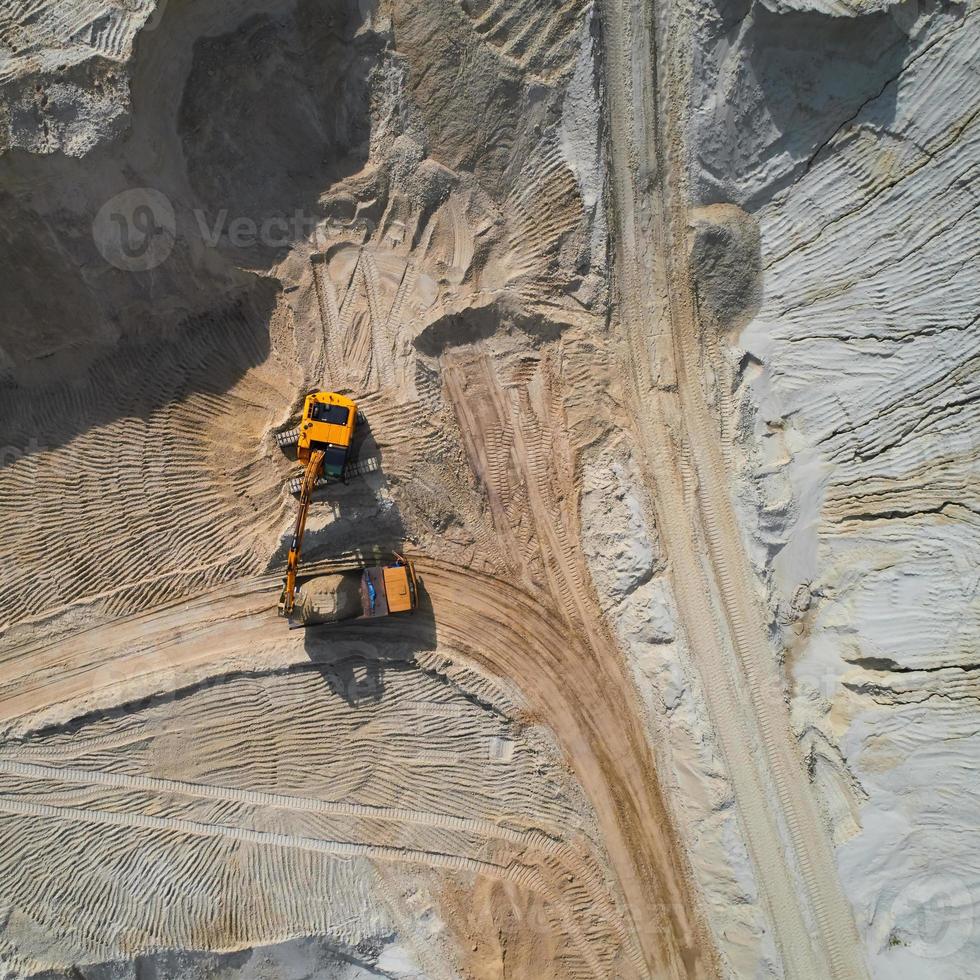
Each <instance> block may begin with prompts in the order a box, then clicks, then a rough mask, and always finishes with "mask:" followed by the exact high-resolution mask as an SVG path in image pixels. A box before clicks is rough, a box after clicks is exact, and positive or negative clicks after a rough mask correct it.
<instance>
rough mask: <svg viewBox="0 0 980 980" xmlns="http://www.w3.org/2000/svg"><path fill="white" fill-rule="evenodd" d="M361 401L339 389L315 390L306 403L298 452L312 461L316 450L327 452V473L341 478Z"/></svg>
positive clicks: (325, 470) (302, 457)
mask: <svg viewBox="0 0 980 980" xmlns="http://www.w3.org/2000/svg"><path fill="white" fill-rule="evenodd" d="M356 423H357V405H355V404H354V402H352V401H351V400H350V399H349V398H346V397H344V396H343V395H338V394H337V393H336V392H335V391H314V392H313V394H311V395H307V396H306V401H305V402H304V403H303V418H302V421H301V422H300V424H299V439H298V441H297V443H296V455H297V457H298V458H299V460H300V462H302V463H307V464H308V463H309V461H310V456H311V454H312V453H314V452H322V453H323V464H322V470H323V475H324V476H327V477H332V478H334V479H338V480H339V479H341V478H342V477H343V475H344V467H345V466H346V465H347V456H348V454H349V453H350V448H351V443H352V441H353V439H354V426H355V424H356Z"/></svg>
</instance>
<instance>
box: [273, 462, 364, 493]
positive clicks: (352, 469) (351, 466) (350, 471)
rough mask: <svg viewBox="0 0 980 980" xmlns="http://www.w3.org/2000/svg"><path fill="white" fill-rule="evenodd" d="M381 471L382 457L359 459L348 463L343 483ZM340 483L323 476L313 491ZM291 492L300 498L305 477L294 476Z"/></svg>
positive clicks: (333, 478) (318, 478) (290, 482)
mask: <svg viewBox="0 0 980 980" xmlns="http://www.w3.org/2000/svg"><path fill="white" fill-rule="evenodd" d="M380 469H381V457H380V456H365V457H364V459H357V460H354V461H353V462H351V463H348V464H347V466H346V467H345V468H344V477H343V482H344V483H346V482H347V481H348V480H350V479H352V478H353V477H356V476H364V474H365V473H375V472H377V471H378V470H380ZM337 482H339V481H338V480H337V479H336V477H330V476H326V475H325V474H324V475H321V476H319V477H317V480H316V482H315V483H314V484H313V489H314V490H317V489H319V488H320V487H322V486H325V485H326V484H328V483H337ZM288 486H289V492H290V493H291V494H292V495H293V496H294V497H296V496H299V494H300V493H301V492H302V490H303V477H302V476H294V477H292V478H291V479H290V481H289V484H288Z"/></svg>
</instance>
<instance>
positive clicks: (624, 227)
mask: <svg viewBox="0 0 980 980" xmlns="http://www.w3.org/2000/svg"><path fill="white" fill-rule="evenodd" d="M603 10H604V17H603V20H604V28H605V34H606V37H605V51H606V57H607V74H608V79H609V83H608V87H607V91H608V94H609V102H610V105H609V115H610V125H611V129H612V148H613V152H612V169H613V177H614V191H615V197H616V205H617V206H616V211H617V219H618V222H619V224H620V226H621V228H620V230H621V235H620V254H619V256H618V258H619V264H620V267H621V270H622V275H623V285H622V289H621V293H622V296H623V301H624V304H623V305H624V320H625V324H626V329H627V338H628V345H629V349H630V357H629V359H630V361H631V368H632V374H633V392H632V394H633V399H634V403H635V405H636V407H637V420H638V427H639V430H640V434H641V437H642V439H643V440H644V442H645V444H646V449H647V453H648V455H649V457H650V462H651V463H653V464H654V466H655V472H656V477H657V478H656V481H655V483H654V481H653V480H652V479H651V480H650V483H651V486H653V485H655V486H656V488H657V491H658V495H657V501H658V511H659V517H660V519H659V520H658V521H657V526H658V528H659V529H660V531H661V533H662V534H663V535H664V537H665V539H666V541H667V544H668V553H669V554H670V556H671V561H672V565H673V567H674V575H673V578H674V586H675V591H676V593H677V599H678V605H679V608H680V610H681V613H682V618H683V620H684V622H685V623H686V624H687V630H686V632H687V635H688V639H689V644H690V646H691V649H692V652H693V654H694V656H695V658H696V661H697V665H698V667H699V670H700V672H701V675H702V681H703V687H704V692H705V697H706V702H707V705H708V709H709V714H710V716H711V721H712V725H713V728H714V730H715V732H716V733H717V735H718V738H719V744H720V747H721V749H722V755H723V757H724V759H725V762H726V766H727V769H728V772H729V775H730V778H731V780H732V785H733V789H734V791H735V797H736V802H737V806H738V812H739V816H740V823H741V826H742V829H743V833H744V837H745V841H746V845H747V847H748V849H749V853H750V855H751V857H752V860H753V865H754V870H755V875H756V880H757V882H758V885H759V888H760V892H761V893H762V895H763V896H764V897H765V904H766V907H767V911H768V914H769V917H770V920H771V921H772V923H773V926H774V928H775V935H776V940H777V945H778V947H779V950H780V953H781V956H782V958H783V965H784V969H785V970H786V972H787V974H788V975H790V976H797V977H801V978H805V980H809V978H810V977H813V976H820V975H830V976H834V977H839V978H850V977H863V976H864V975H865V972H866V971H865V967H864V963H863V954H862V950H861V948H860V942H859V940H858V938H857V933H856V929H855V927H854V923H853V919H852V918H851V916H850V912H849V906H848V905H847V901H846V899H845V898H844V896H843V894H842V892H841V890H840V886H839V883H838V881H837V877H836V869H835V866H834V861H833V855H832V852H831V849H830V845H829V841H828V840H827V838H826V831H825V828H824V827H823V826H822V824H821V823H820V820H819V817H818V815H817V813H816V809H815V805H814V801H813V799H812V797H811V796H810V792H809V787H808V786H807V785H806V782H805V778H804V774H803V771H802V766H801V762H800V759H799V757H798V756H795V755H794V749H793V743H792V739H791V733H790V731H789V725H788V717H787V716H786V713H785V708H784V705H783V704H782V699H781V698H778V697H776V694H777V692H781V686H780V685H779V682H778V677H777V676H774V673H773V672H774V669H775V668H774V658H773V654H772V651H771V650H769V648H768V644H767V643H766V642H764V640H763V637H764V636H765V632H764V624H763V623H762V621H761V617H760V614H759V611H758V610H757V609H756V608H755V606H754V601H753V599H752V597H751V596H749V595H748V593H747V592H746V590H745V589H744V588H743V587H742V583H745V582H748V581H751V580H752V579H751V573H750V571H749V569H748V564H747V561H746V560H745V557H744V554H742V552H741V542H740V537H739V532H738V528H737V525H736V523H735V518H734V514H733V513H732V509H731V503H730V501H729V499H728V496H727V494H728V490H727V474H726V472H725V468H724V463H723V460H722V458H721V455H720V449H719V446H718V442H719V434H718V431H717V429H715V428H714V426H713V425H712V424H711V422H710V420H709V417H708V407H707V404H706V401H705V396H704V393H703V391H702V388H701V382H700V377H699V361H698V347H697V343H696V333H695V328H696V319H695V316H694V313H693V307H692V301H691V296H690V291H689V286H688V283H689V279H688V274H687V269H686V266H685V262H686V243H685V241H684V234H685V227H686V208H685V205H684V200H685V199H684V194H683V190H682V188H681V186H680V183H682V181H683V176H682V175H683V173H684V172H685V171H684V166H685V164H684V148H683V143H682V140H681V138H680V136H679V133H680V132H681V129H680V126H681V124H680V122H674V121H673V119H672V117H670V115H669V106H670V98H671V94H669V93H668V94H665V93H664V92H662V91H661V86H662V83H663V80H664V78H666V80H667V83H668V84H670V83H673V84H675V85H677V84H678V77H677V75H678V73H679V72H678V67H677V65H676V64H674V62H673V61H670V62H669V63H668V62H667V61H665V62H664V63H663V64H661V65H660V66H659V67H658V66H657V63H656V58H655V55H654V50H655V45H656V44H657V40H656V38H655V35H656V29H655V27H654V24H653V23H652V21H651V19H650V18H649V16H648V15H647V14H645V13H644V11H642V10H640V9H639V8H633V7H630V6H629V5H627V4H625V3H620V2H616V0H606V2H605V3H604V4H603ZM661 16H662V17H664V18H665V19H669V16H670V13H669V11H665V12H664V13H662V15H661ZM658 26H660V25H658ZM682 33H683V32H682ZM665 36H669V35H668V34H667V31H666V28H665ZM685 36H686V35H685ZM672 54H674V55H675V56H676V57H681V56H680V55H676V53H675V52H673V51H671V50H670V49H668V52H667V57H668V58H670V57H671V55H672ZM664 65H667V67H666V68H665V67H664ZM682 77H683V76H682ZM631 79H640V80H641V85H642V86H643V88H642V90H641V91H636V90H635V89H634V88H633V86H632V82H631ZM674 97H675V98H677V99H678V102H679V103H683V98H682V97H681V95H680V94H675V95H674ZM660 98H662V99H663V100H664V102H663V105H664V106H667V107H668V109H667V110H666V111H665V115H666V116H667V124H666V127H663V128H662V127H661V126H660V125H659V122H660V120H659V118H658V117H659V114H660V109H661V106H660V104H659V103H658V99H660ZM672 126H673V128H671V127H672ZM650 175H659V180H658V182H657V183H656V184H654V183H653V182H652V181H651V182H650V183H648V182H647V181H648V179H649V177H650ZM648 188H649V189H648ZM658 194H659V197H658V196H657V195H658ZM651 270H653V273H654V274H653V275H651ZM658 292H659V293H660V295H667V296H668V297H669V308H668V309H667V310H666V311H665V312H666V318H665V322H664V323H662V324H661V326H662V327H663V328H665V331H666V332H665V334H661V335H660V336H659V338H657V337H655V338H654V342H656V341H657V340H660V341H661V343H666V344H667V345H668V348H671V347H672V349H673V351H674V359H673V362H672V363H671V362H670V361H669V360H668V358H667V357H665V355H664V354H663V352H660V353H659V355H658V356H659V358H660V360H659V363H657V369H658V370H656V369H654V367H653V364H654V361H653V358H652V357H651V351H650V349H649V347H648V332H647V325H648V318H649V317H650V315H651V314H652V313H653V312H654V311H656V310H658V309H660V308H661V305H662V304H661V302H660V300H659V297H658ZM673 372H676V382H677V400H678V402H679V404H671V400H670V397H669V395H668V394H666V393H665V392H666V390H667V389H669V387H670V382H671V381H672V380H673V377H672V375H673ZM658 387H659V388H660V390H659V391H658ZM651 394H652V395H654V397H653V398H651ZM651 403H654V407H651ZM657 408H659V417H658V414H657V411H656V409H657ZM668 418H671V419H673V420H674V421H675V424H676V426H677V428H678V429H679V430H680V433H681V439H682V441H683V447H682V448H681V450H680V452H681V457H682V459H683V457H684V456H685V455H686V454H689V455H688V456H687V460H686V463H685V464H684V467H686V469H685V470H684V472H685V476H686V478H684V479H681V477H680V474H678V473H677V472H676V470H675V467H676V463H674V462H673V460H674V459H675V457H676V456H677V453H678V449H677V447H676V445H675V444H674V442H673V440H672V438H671V434H670V432H669V431H668V429H667V424H666V422H667V419H668ZM688 529H690V531H689V530H688ZM700 533H703V536H704V537H703V539H702V538H701V537H700V536H699V535H700ZM698 554H707V556H708V557H709V558H710V567H708V566H706V565H704V564H700V563H698V562H697V561H696V558H695V556H697V555H698ZM708 623H710V624H712V625H711V630H712V633H713V634H714V635H713V636H708V637H705V636H704V635H703V628H704V625H705V624H708ZM746 692H747V693H746ZM743 694H744V696H743ZM756 745H758V746H759V748H760V750H761V753H760V754H758V755H757V753H755V752H753V751H752V747H753V746H756ZM769 779H772V781H773V787H774V792H770V793H766V787H767V785H768V780H769ZM773 798H774V799H775V801H776V802H777V803H778V807H777V808H771V805H770V804H768V803H767V802H766V800H767V799H769V800H772V799H773ZM781 828H785V832H784V833H783V832H781ZM794 868H795V869H796V870H797V871H798V874H799V879H797V877H796V874H795V873H794V870H793V869H794ZM798 880H799V881H800V882H801V883H802V885H803V892H802V902H801V901H800V899H799V898H798V889H797V882H798ZM807 917H812V919H813V920H814V921H815V923H816V925H817V929H816V930H813V929H812V928H811V927H810V926H809V925H808V922H807V921H806V919H807Z"/></svg>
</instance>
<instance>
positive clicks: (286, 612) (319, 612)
mask: <svg viewBox="0 0 980 980" xmlns="http://www.w3.org/2000/svg"><path fill="white" fill-rule="evenodd" d="M358 417H359V413H358V411H357V405H356V404H355V403H354V402H353V401H351V399H349V398H347V397H346V396H344V395H340V394H338V393H337V392H333V391H315V392H312V393H311V394H309V395H307V396H306V399H305V401H304V402H303V415H302V419H301V420H300V424H299V426H298V427H297V428H296V429H293V430H291V431H290V432H288V433H283V434H281V435H280V436H279V437H277V442H278V443H279V445H280V447H285V446H288V445H291V444H295V445H296V457H297V459H298V460H299V461H300V462H302V463H305V464H306V467H305V469H304V471H303V476H302V477H301V478H300V479H299V481H298V486H295V487H293V486H292V485H291V488H292V489H293V490H294V492H298V493H299V510H298V513H297V515H296V526H295V528H294V530H293V537H292V541H291V542H290V545H289V555H288V557H287V560H286V579H285V581H284V583H283V589H282V594H281V595H280V597H279V615H280V616H284V617H286V618H287V619H288V620H289V625H290V627H291V628H292V627H297V626H312V625H316V624H319V623H330V622H340V621H342V620H347V619H373V618H376V617H379V616H388V615H391V614H392V613H403V612H411V611H412V610H413V609H415V608H416V607H417V606H418V581H417V579H416V577H415V568H414V566H413V565H412V563H411V562H410V561H406V560H405V559H404V558H402V557H401V556H400V555H397V554H396V555H395V556H394V560H393V561H392V562H390V563H389V564H385V565H372V566H369V567H365V568H362V569H358V570H354V571H347V572H341V573H338V574H334V575H328V576H319V577H317V578H313V579H310V580H309V581H308V582H306V583H304V584H303V587H302V589H299V588H298V586H297V580H298V576H299V561H300V554H301V552H302V547H303V535H304V534H305V532H306V518H307V515H308V513H309V510H310V504H311V503H312V500H313V492H314V491H315V490H316V488H317V487H318V486H319V485H320V484H321V483H322V482H324V481H330V480H344V481H345V482H346V480H347V479H348V478H349V477H350V476H351V475H352V466H351V447H352V444H353V440H354V429H355V426H356V425H357V420H358ZM355 472H358V470H356V469H355ZM297 600H299V601H297Z"/></svg>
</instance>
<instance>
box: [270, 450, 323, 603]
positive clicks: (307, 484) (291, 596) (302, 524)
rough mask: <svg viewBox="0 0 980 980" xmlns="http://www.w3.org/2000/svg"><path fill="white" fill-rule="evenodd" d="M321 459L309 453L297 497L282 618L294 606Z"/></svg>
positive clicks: (321, 455) (320, 451)
mask: <svg viewBox="0 0 980 980" xmlns="http://www.w3.org/2000/svg"><path fill="white" fill-rule="evenodd" d="M323 457H324V453H323V451H322V450H315V451H314V452H312V453H310V459H309V461H308V462H307V464H306V471H305V472H304V474H303V486H302V488H301V490H300V496H299V513H298V514H297V515H296V527H295V529H294V531H293V540H292V541H291V542H290V545H289V557H288V559H287V561H286V584H285V586H284V588H283V590H282V597H281V598H280V600H279V611H280V613H281V614H282V615H283V616H290V615H292V612H293V609H294V607H295V605H296V574H297V572H298V571H299V556H300V552H301V551H302V548H303V534H304V533H305V531H306V515H307V514H308V513H309V510H310V501H311V500H312V499H313V491H314V489H316V485H317V481H318V480H319V479H320V475H321V473H322V472H323Z"/></svg>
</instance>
